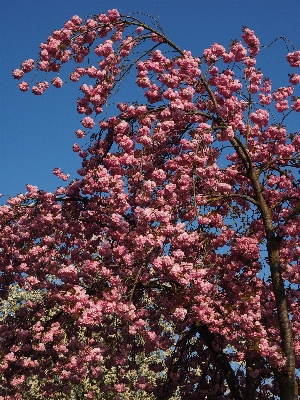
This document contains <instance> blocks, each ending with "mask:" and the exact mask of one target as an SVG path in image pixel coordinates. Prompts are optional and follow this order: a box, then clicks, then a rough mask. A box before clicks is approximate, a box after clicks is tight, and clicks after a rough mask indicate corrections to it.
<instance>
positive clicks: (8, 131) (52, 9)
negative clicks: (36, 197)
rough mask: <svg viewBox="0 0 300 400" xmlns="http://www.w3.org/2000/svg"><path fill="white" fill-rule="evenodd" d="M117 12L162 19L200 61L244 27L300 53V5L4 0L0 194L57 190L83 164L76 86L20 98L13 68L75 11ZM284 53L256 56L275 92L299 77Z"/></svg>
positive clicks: (293, 1)
mask: <svg viewBox="0 0 300 400" xmlns="http://www.w3.org/2000/svg"><path fill="white" fill-rule="evenodd" d="M112 8H117V9H118V10H119V11H120V12H121V13H122V14H128V13H131V12H136V11H141V12H143V13H146V14H150V15H152V16H154V17H156V18H159V20H160V23H161V25H162V27H163V28H164V31H165V33H166V34H167V35H168V36H169V37H170V39H171V40H172V41H173V42H175V43H176V44H177V45H178V46H179V47H181V48H182V49H186V50H191V51H192V53H193V54H194V55H195V56H199V55H201V54H202V51H203V49H205V48H207V47H209V46H210V45H211V44H212V43H214V42H219V43H221V44H223V45H224V46H225V47H227V46H228V44H229V42H230V40H231V39H235V38H237V39H240V34H241V28H242V26H248V27H250V28H251V29H254V30H255V32H256V34H257V35H258V36H259V38H260V41H261V43H262V44H265V45H267V44H269V43H270V42H272V41H273V40H274V39H276V38H277V37H279V36H285V37H287V38H289V39H290V40H291V41H292V42H293V44H294V45H295V48H296V49H300V37H299V21H300V2H299V1H298V0H285V1H283V0H248V1H244V0H210V1H202V0H184V1H183V0H182V1H181V0H159V1H158V0H151V1H150V0H140V1H135V0H116V1H114V0H97V1H95V0H81V1H79V0H72V1H71V0H52V1H45V0H40V1H36V0H26V1H21V0H10V1H8V0H1V10H0V11H1V16H0V19H1V23H0V41H1V51H2V57H1V64H0V79H1V85H0V88H1V92H0V96H1V98H0V115H1V119H0V193H2V194H4V195H10V196H13V195H16V194H18V193H21V192H24V191H25V190H26V189H25V184H26V183H30V184H33V185H37V186H38V187H39V188H40V189H44V190H49V191H53V190H55V188H56V187H57V186H59V185H61V183H62V181H60V180H59V179H58V178H56V177H55V176H54V175H53V174H52V170H53V168H55V167H61V168H62V169H63V170H64V171H65V172H66V173H70V174H71V177H72V178H75V177H76V176H77V175H76V170H77V169H78V168H79V167H80V159H79V157H78V156H77V155H76V154H75V153H73V151H72V145H73V143H74V142H76V141H77V142H78V139H76V137H75V135H74V131H75V130H76V129H78V128H79V127H80V122H79V121H80V119H82V116H80V115H79V114H77V112H76V98H77V97H78V95H79V92H78V89H77V88H76V87H75V85H73V84H68V85H65V86H64V87H63V88H62V89H59V90H58V89H55V88H51V90H48V91H47V92H46V93H45V94H44V95H43V96H34V95H32V94H31V93H29V92H27V93H21V92H20V91H19V90H18V88H17V81H15V80H14V79H12V76H11V71H12V70H13V69H15V68H18V67H19V65H20V63H21V62H22V61H24V60H25V59H27V58H33V59H36V58H37V57H38V50H39V44H40V43H41V42H44V41H45V40H46V39H47V37H48V36H49V34H50V33H51V31H52V30H53V29H59V28H61V27H62V25H63V23H64V22H65V21H67V20H68V19H70V17H72V16H73V15H74V14H77V15H79V16H81V17H84V16H88V15H91V14H99V13H102V12H106V11H107V10H108V9H112ZM286 52H287V50H286V48H285V45H284V43H283V42H280V41H277V42H276V43H275V44H274V45H273V46H272V47H271V48H269V49H265V50H264V51H263V52H262V53H261V55H260V57H259V60H258V66H261V67H262V70H263V72H265V73H266V76H268V77H270V78H271V79H272V80H273V82H274V88H276V87H279V86H284V85H286V84H287V73H291V72H296V71H292V70H291V69H290V68H289V66H288V64H287V62H286V61H285V55H286ZM39 78H40V79H39V80H42V79H43V77H42V75H40V76H39ZM37 80H38V79H37ZM127 85H129V84H127ZM126 88H130V86H126ZM120 96H123V95H120ZM116 100H118V99H116ZM122 100H124V99H122ZM297 118H298V119H299V117H298V116H297ZM289 123H290V126H288V127H289V128H290V130H291V131H293V130H297V126H296V125H297V119H295V118H294V119H291V121H290V122H289ZM298 126H299V125H298ZM298 129H299V128H298ZM79 143H80V144H82V142H79ZM6 199H7V196H3V198H2V199H1V200H0V201H1V203H2V204H3V203H4V202H5V201H6Z"/></svg>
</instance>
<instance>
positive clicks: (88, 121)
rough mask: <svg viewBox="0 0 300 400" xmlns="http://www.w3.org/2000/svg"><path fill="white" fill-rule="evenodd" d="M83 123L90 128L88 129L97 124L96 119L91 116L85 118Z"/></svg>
mask: <svg viewBox="0 0 300 400" xmlns="http://www.w3.org/2000/svg"><path fill="white" fill-rule="evenodd" d="M81 123H82V125H83V126H84V127H85V128H88V129H92V128H93V127H94V126H95V122H94V120H93V119H92V118H90V117H85V118H83V120H82V121H81Z"/></svg>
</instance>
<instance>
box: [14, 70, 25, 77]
mask: <svg viewBox="0 0 300 400" xmlns="http://www.w3.org/2000/svg"><path fill="white" fill-rule="evenodd" d="M12 75H13V77H14V78H15V79H21V78H22V77H23V76H24V71H22V70H21V69H14V70H13V72H12Z"/></svg>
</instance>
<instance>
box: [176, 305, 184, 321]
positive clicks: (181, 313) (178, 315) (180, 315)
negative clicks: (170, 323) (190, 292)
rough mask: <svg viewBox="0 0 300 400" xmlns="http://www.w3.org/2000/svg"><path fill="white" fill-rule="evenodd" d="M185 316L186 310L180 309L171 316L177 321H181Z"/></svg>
mask: <svg viewBox="0 0 300 400" xmlns="http://www.w3.org/2000/svg"><path fill="white" fill-rule="evenodd" d="M186 314H187V310H186V309H185V308H182V307H178V308H176V309H175V311H174V313H173V316H174V317H175V318H176V319H178V320H179V321H183V320H184V318H185V316H186Z"/></svg>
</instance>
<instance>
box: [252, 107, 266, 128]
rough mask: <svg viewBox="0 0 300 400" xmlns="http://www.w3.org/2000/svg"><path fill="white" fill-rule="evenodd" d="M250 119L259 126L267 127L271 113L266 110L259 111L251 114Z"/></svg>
mask: <svg viewBox="0 0 300 400" xmlns="http://www.w3.org/2000/svg"><path fill="white" fill-rule="evenodd" d="M250 118H251V121H252V122H254V123H255V124H257V125H258V126H266V125H268V121H269V113H268V112H267V111H266V110H257V111H256V112H255V113H252V114H251V116H250Z"/></svg>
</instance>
